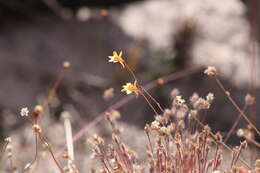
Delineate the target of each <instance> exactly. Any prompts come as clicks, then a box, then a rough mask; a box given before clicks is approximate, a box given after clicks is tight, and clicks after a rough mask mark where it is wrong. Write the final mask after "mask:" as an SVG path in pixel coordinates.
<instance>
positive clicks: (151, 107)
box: [139, 91, 159, 115]
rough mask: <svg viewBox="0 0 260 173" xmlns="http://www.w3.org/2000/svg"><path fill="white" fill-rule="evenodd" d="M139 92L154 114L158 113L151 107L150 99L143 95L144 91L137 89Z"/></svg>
mask: <svg viewBox="0 0 260 173" xmlns="http://www.w3.org/2000/svg"><path fill="white" fill-rule="evenodd" d="M139 93H140V94H141V95H142V96H143V98H144V99H145V101H146V102H147V103H148V105H149V106H150V107H151V108H152V110H153V111H154V113H155V115H159V113H158V112H157V111H156V110H155V108H154V107H153V105H152V104H151V103H150V101H149V100H148V99H147V97H146V96H145V95H144V93H143V92H142V91H139Z"/></svg>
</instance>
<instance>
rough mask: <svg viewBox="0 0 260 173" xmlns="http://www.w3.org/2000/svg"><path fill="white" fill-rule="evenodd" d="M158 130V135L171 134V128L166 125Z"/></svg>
mask: <svg viewBox="0 0 260 173" xmlns="http://www.w3.org/2000/svg"><path fill="white" fill-rule="evenodd" d="M158 132H159V134H160V135H166V136H169V135H170V134H171V130H170V128H167V127H164V126H163V127H161V128H159V129H158Z"/></svg>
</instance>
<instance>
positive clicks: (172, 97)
mask: <svg viewBox="0 0 260 173" xmlns="http://www.w3.org/2000/svg"><path fill="white" fill-rule="evenodd" d="M179 94H180V91H179V90H178V89H177V88H174V89H173V90H172V91H171V93H170V96H171V99H175V97H176V96H178V95H179Z"/></svg>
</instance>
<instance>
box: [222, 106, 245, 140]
mask: <svg viewBox="0 0 260 173" xmlns="http://www.w3.org/2000/svg"><path fill="white" fill-rule="evenodd" d="M246 108H247V105H245V106H244V107H243V109H242V111H243V112H245V111H246ZM241 117H242V115H241V114H239V115H238V116H237V119H236V121H235V122H234V124H233V125H232V127H231V129H230V130H229V131H228V133H227V135H226V137H225V139H224V142H225V143H226V142H227V141H228V139H229V137H230V136H231V134H232V133H233V131H234V130H235V128H236V127H237V125H238V123H239V121H240V119H241Z"/></svg>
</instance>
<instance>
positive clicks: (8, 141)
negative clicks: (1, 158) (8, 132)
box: [4, 137, 12, 143]
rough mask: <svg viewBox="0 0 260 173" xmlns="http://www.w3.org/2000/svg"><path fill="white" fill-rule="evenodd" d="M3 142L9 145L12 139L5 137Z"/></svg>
mask: <svg viewBox="0 0 260 173" xmlns="http://www.w3.org/2000/svg"><path fill="white" fill-rule="evenodd" d="M4 141H5V142H7V143H11V142H12V138H11V137H7V138H5V139H4Z"/></svg>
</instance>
